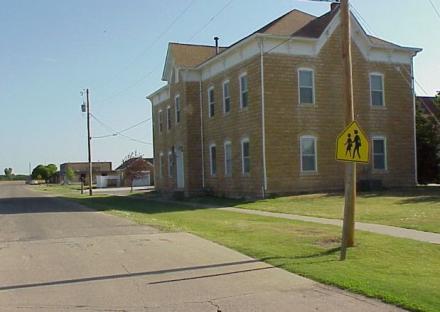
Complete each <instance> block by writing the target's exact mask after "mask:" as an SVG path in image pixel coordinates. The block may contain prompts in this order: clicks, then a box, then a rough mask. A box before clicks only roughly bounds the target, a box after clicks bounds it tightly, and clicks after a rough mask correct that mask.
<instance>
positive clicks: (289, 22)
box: [255, 10, 316, 36]
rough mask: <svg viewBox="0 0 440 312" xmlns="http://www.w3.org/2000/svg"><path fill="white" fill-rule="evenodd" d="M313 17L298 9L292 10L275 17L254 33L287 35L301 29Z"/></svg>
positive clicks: (313, 17)
mask: <svg viewBox="0 0 440 312" xmlns="http://www.w3.org/2000/svg"><path fill="white" fill-rule="evenodd" d="M314 19H316V16H313V15H310V14H308V13H305V12H302V11H299V10H292V11H290V12H288V13H286V14H284V15H283V16H281V17H279V18H277V19H276V20H274V21H273V22H270V23H269V24H267V25H266V26H264V27H262V28H260V29H259V30H257V31H256V32H255V33H262V34H271V35H279V36H288V35H291V34H293V33H294V32H296V31H297V30H299V29H301V28H302V27H304V26H305V25H307V24H308V23H310V22H311V21H313V20H314Z"/></svg>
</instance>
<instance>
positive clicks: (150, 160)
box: [115, 157, 154, 171]
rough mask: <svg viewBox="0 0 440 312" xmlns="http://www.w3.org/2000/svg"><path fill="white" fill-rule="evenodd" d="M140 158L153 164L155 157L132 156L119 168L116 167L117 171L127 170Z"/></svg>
mask: <svg viewBox="0 0 440 312" xmlns="http://www.w3.org/2000/svg"><path fill="white" fill-rule="evenodd" d="M139 160H141V161H145V162H149V163H150V164H151V165H153V163H154V159H153V158H142V157H133V158H130V159H128V160H126V161H124V162H123V163H122V164H121V165H120V166H119V167H118V168H116V169H115V171H121V170H125V169H127V168H128V167H130V166H131V165H133V164H134V163H135V162H137V161H139Z"/></svg>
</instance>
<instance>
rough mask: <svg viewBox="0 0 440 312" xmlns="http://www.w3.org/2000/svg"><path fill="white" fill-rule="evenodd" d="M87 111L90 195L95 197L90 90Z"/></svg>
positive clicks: (87, 98) (87, 90) (87, 92)
mask: <svg viewBox="0 0 440 312" xmlns="http://www.w3.org/2000/svg"><path fill="white" fill-rule="evenodd" d="M86 109H87V147H88V153H89V195H90V196H92V195H93V191H92V180H93V179H92V177H93V176H92V174H93V169H92V149H91V141H92V136H91V135H90V133H91V129H90V99H89V89H86Z"/></svg>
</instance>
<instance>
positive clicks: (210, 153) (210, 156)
mask: <svg viewBox="0 0 440 312" xmlns="http://www.w3.org/2000/svg"><path fill="white" fill-rule="evenodd" d="M213 147H215V160H216V164H215V165H216V171H217V169H218V168H217V146H216V145H215V144H214V143H213V144H210V145H209V172H210V173H211V177H215V176H216V175H217V172H216V173H214V172H213V169H214V167H213V164H214V163H213V161H212V148H213Z"/></svg>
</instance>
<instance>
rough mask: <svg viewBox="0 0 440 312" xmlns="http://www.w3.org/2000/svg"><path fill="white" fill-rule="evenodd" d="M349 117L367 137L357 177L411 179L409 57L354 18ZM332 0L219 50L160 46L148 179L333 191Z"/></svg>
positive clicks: (338, 85)
mask: <svg viewBox="0 0 440 312" xmlns="http://www.w3.org/2000/svg"><path fill="white" fill-rule="evenodd" d="M351 18H352V39H353V41H352V45H353V47H352V49H353V79H354V97H355V114H356V119H357V120H358V122H359V123H360V125H361V126H362V127H363V128H364V130H365V131H366V132H367V134H368V136H369V139H370V140H371V142H370V146H371V147H372V149H371V157H370V159H371V163H370V164H368V165H359V166H358V168H359V170H358V172H359V174H358V179H359V180H375V181H380V182H381V183H382V184H383V185H384V186H388V187H393V186H411V185H415V184H416V154H415V153H416V149H415V126H414V124H415V118H414V112H415V111H414V92H413V88H412V87H411V81H412V73H413V58H414V57H415V55H416V54H417V53H418V52H419V51H420V49H415V48H408V47H401V46H398V45H396V44H393V43H390V42H387V41H384V40H381V39H379V38H376V37H373V36H370V35H368V34H367V33H366V32H365V31H364V29H363V28H362V26H361V25H360V24H359V22H358V21H357V20H356V18H355V17H354V16H352V17H351ZM340 33H341V30H340V12H339V8H338V6H337V5H334V6H332V9H331V10H330V11H329V12H328V13H326V14H324V15H322V16H320V17H315V16H312V15H310V14H307V13H305V12H301V11H298V10H293V11H290V12H288V13H287V14H285V15H283V16H281V17H280V18H278V19H276V20H275V21H273V22H271V23H269V24H268V25H266V26H264V27H262V28H261V29H259V30H257V31H256V32H254V33H253V34H251V35H249V36H247V37H245V38H243V39H242V40H240V41H238V42H236V43H234V44H233V45H231V46H229V47H219V46H218V44H217V45H212V46H204V45H192V44H181V43H170V44H169V46H168V51H167V55H166V61H165V66H164V71H163V76H162V79H163V80H164V81H166V82H167V84H166V85H165V86H164V87H163V88H161V89H159V90H157V91H156V92H154V93H153V94H151V95H149V96H148V97H147V98H148V99H149V100H150V101H151V103H152V105H153V110H152V111H153V132H154V134H153V137H154V159H155V161H154V165H155V181H156V188H157V189H158V190H159V191H162V192H170V193H172V192H176V191H177V192H183V193H184V194H185V195H186V196H191V195H196V194H200V193H203V192H210V193H212V194H215V195H217V196H226V197H263V196H267V195H269V194H289V193H298V192H316V191H324V190H339V189H342V188H343V180H344V166H343V164H341V163H339V162H337V161H335V140H336V138H337V136H338V133H339V132H340V131H341V130H342V129H343V128H344V125H345V122H344V108H345V106H344V100H343V92H344V91H343V88H344V84H343V77H344V76H343V63H342V58H341V54H342V50H341V49H342V47H341V38H340Z"/></svg>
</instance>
